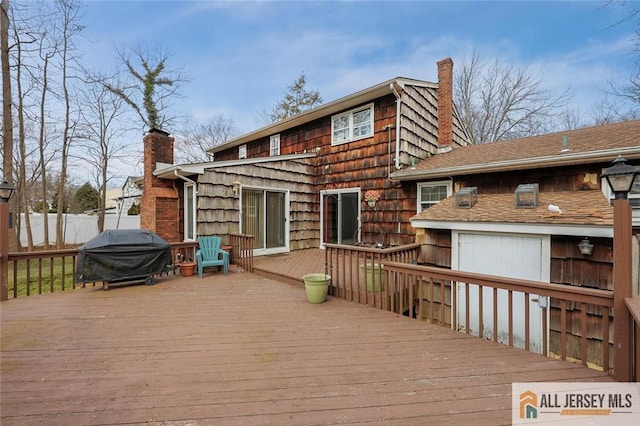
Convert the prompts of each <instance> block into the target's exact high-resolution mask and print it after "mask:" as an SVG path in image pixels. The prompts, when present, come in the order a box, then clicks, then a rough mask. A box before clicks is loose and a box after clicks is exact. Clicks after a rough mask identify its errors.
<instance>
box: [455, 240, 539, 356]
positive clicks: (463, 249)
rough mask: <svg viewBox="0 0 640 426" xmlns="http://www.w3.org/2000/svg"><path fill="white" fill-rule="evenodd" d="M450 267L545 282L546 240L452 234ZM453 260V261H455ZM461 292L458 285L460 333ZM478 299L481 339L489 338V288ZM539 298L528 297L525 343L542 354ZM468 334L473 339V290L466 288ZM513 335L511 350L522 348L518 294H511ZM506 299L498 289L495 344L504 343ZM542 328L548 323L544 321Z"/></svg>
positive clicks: (520, 296)
mask: <svg viewBox="0 0 640 426" xmlns="http://www.w3.org/2000/svg"><path fill="white" fill-rule="evenodd" d="M453 237H454V241H456V242H457V244H454V253H453V257H454V262H453V263H454V264H453V267H454V268H456V266H457V269H458V270H461V271H467V272H476V273H481V274H489V275H498V276H503V277H510V278H519V279H527V280H535V281H543V282H549V270H550V267H549V246H550V240H549V237H548V236H539V235H532V236H530V235H521V234H480V233H462V232H454V234H453ZM456 258H457V262H456ZM465 287H466V286H464V285H458V312H457V315H458V324H459V328H460V327H461V328H462V330H463V331H464V327H465V313H466V310H467V307H466V306H465ZM482 300H483V304H484V308H483V335H484V337H485V338H486V339H493V336H494V332H496V331H494V330H493V289H491V288H484V289H483V295H482ZM538 301H539V297H538V296H537V295H530V296H529V333H530V334H529V339H530V350H531V351H532V352H538V353H542V348H543V345H542V336H543V333H542V315H543V314H545V315H547V310H543V309H541V308H540V304H539V302H538ZM469 313H470V323H469V328H470V333H472V334H475V335H478V330H479V321H478V315H479V310H478V287H477V286H471V287H470V288H469ZM513 314H514V319H513V331H514V340H513V344H514V346H515V347H519V348H524V342H525V319H524V314H525V309H524V294H523V293H519V292H514V293H513ZM508 315H509V299H508V292H507V291H506V290H498V330H497V334H498V341H499V342H501V343H508V342H509V316H508ZM547 324H548V322H547Z"/></svg>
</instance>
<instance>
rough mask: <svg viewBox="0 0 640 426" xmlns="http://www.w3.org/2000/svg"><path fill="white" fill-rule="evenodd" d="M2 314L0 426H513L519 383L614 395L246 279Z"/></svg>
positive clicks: (596, 377)
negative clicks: (561, 384)
mask: <svg viewBox="0 0 640 426" xmlns="http://www.w3.org/2000/svg"><path fill="white" fill-rule="evenodd" d="M0 308H1V310H2V313H1V317H2V330H1V353H0V355H1V370H0V372H1V376H0V386H1V387H0V392H1V394H0V397H1V398H0V399H1V402H0V404H1V405H0V413H1V414H0V423H1V424H2V425H3V426H8V425H18V424H19V425H24V424H29V425H31V424H34V425H35V424H46V425H80V424H82V425H103V424H163V425H166V424H172V425H175V424H180V425H209V424H216V425H236V424H242V425H254V424H277V425H302V424H304V425H320V424H336V423H352V424H386V425H405V424H406V425H415V424H426V423H430V424H478V423H483V424H509V423H510V421H511V411H510V409H511V383H512V382H514V381H515V382H526V381H561V380H564V381H612V379H611V377H609V376H607V375H605V374H603V373H601V372H598V371H594V370H589V369H587V368H584V367H581V366H578V365H575V364H571V363H569V362H564V361H559V360H552V359H549V358H545V357H543V356H540V355H535V354H531V353H527V352H523V351H520V350H517V349H514V348H510V347H506V346H502V345H500V344H496V343H493V342H490V341H485V340H481V339H478V338H475V337H471V336H467V335H464V334H460V333H456V332H453V331H451V330H449V329H446V328H443V327H440V326H437V325H429V324H427V323H424V322H421V321H416V320H412V319H410V318H407V317H403V316H398V315H395V314H392V313H389V312H385V311H381V310H377V309H372V308H369V307H367V306H363V305H358V304H356V303H350V302H346V301H343V300H339V299H335V298H329V300H328V301H327V302H326V303H324V304H320V305H312V304H309V303H307V301H306V298H305V293H304V290H303V289H301V288H299V287H296V286H291V285H289V284H286V283H282V282H277V281H273V280H270V279H267V278H264V277H260V276H258V275H254V274H250V273H247V272H236V271H231V272H230V273H229V275H228V276H226V277H225V276H223V275H222V273H218V272H214V271H212V272H209V273H206V275H205V277H204V279H198V277H197V276H195V277H189V278H184V277H180V276H170V277H164V278H161V279H159V280H158V282H157V283H156V284H155V285H154V286H144V285H136V286H121V287H112V288H111V289H110V290H109V291H103V290H102V289H101V288H98V287H95V288H93V287H90V288H85V289H82V288H80V289H76V290H72V291H67V292H64V293H54V294H44V295H39V296H30V297H24V298H19V299H15V300H10V301H7V302H2V304H1V305H0Z"/></svg>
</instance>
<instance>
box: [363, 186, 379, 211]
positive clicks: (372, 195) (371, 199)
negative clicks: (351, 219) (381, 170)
mask: <svg viewBox="0 0 640 426" xmlns="http://www.w3.org/2000/svg"><path fill="white" fill-rule="evenodd" d="M379 199H380V193H378V191H376V190H375V189H370V190H368V191H367V192H365V193H364V200H365V201H366V202H367V203H368V204H369V207H371V208H373V207H375V206H376V201H378V200H379Z"/></svg>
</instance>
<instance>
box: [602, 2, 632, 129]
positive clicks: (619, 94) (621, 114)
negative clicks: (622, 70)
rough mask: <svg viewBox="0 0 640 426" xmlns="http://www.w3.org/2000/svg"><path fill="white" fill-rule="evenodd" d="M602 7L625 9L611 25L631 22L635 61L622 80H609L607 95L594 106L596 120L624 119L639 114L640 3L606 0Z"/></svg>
mask: <svg viewBox="0 0 640 426" xmlns="http://www.w3.org/2000/svg"><path fill="white" fill-rule="evenodd" d="M604 7H620V8H623V9H625V15H624V17H623V18H622V19H620V20H619V21H618V22H615V23H613V24H612V25H621V24H624V23H631V25H632V27H633V28H634V29H633V33H634V35H633V41H634V43H633V47H632V55H633V56H634V57H635V63H634V65H633V68H632V70H631V73H630V76H629V77H628V78H627V79H625V80H624V81H620V80H621V79H620V78H618V77H616V78H615V79H612V80H609V82H608V86H609V87H608V89H606V90H605V91H606V93H607V95H608V97H607V98H605V100H604V101H603V102H601V103H600V104H599V105H598V106H597V107H596V108H597V115H596V121H597V122H612V121H625V120H628V119H633V118H635V117H638V116H639V115H640V4H639V3H638V2H636V1H626V0H623V1H620V0H608V1H607V2H606V3H605V5H604ZM612 98H617V99H615V100H614V99H612ZM609 108H611V110H609Z"/></svg>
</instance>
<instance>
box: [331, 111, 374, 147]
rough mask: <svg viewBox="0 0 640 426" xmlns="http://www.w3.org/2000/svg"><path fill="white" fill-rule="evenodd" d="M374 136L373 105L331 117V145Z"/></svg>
mask: <svg viewBox="0 0 640 426" xmlns="http://www.w3.org/2000/svg"><path fill="white" fill-rule="evenodd" d="M371 136H373V104H369V105H367V106H365V107H362V108H356V109H352V110H351V111H348V112H345V113H343V114H340V115H334V116H333V117H331V145H340V144H343V143H347V142H352V141H355V140H358V139H364V138H368V137H371Z"/></svg>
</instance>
